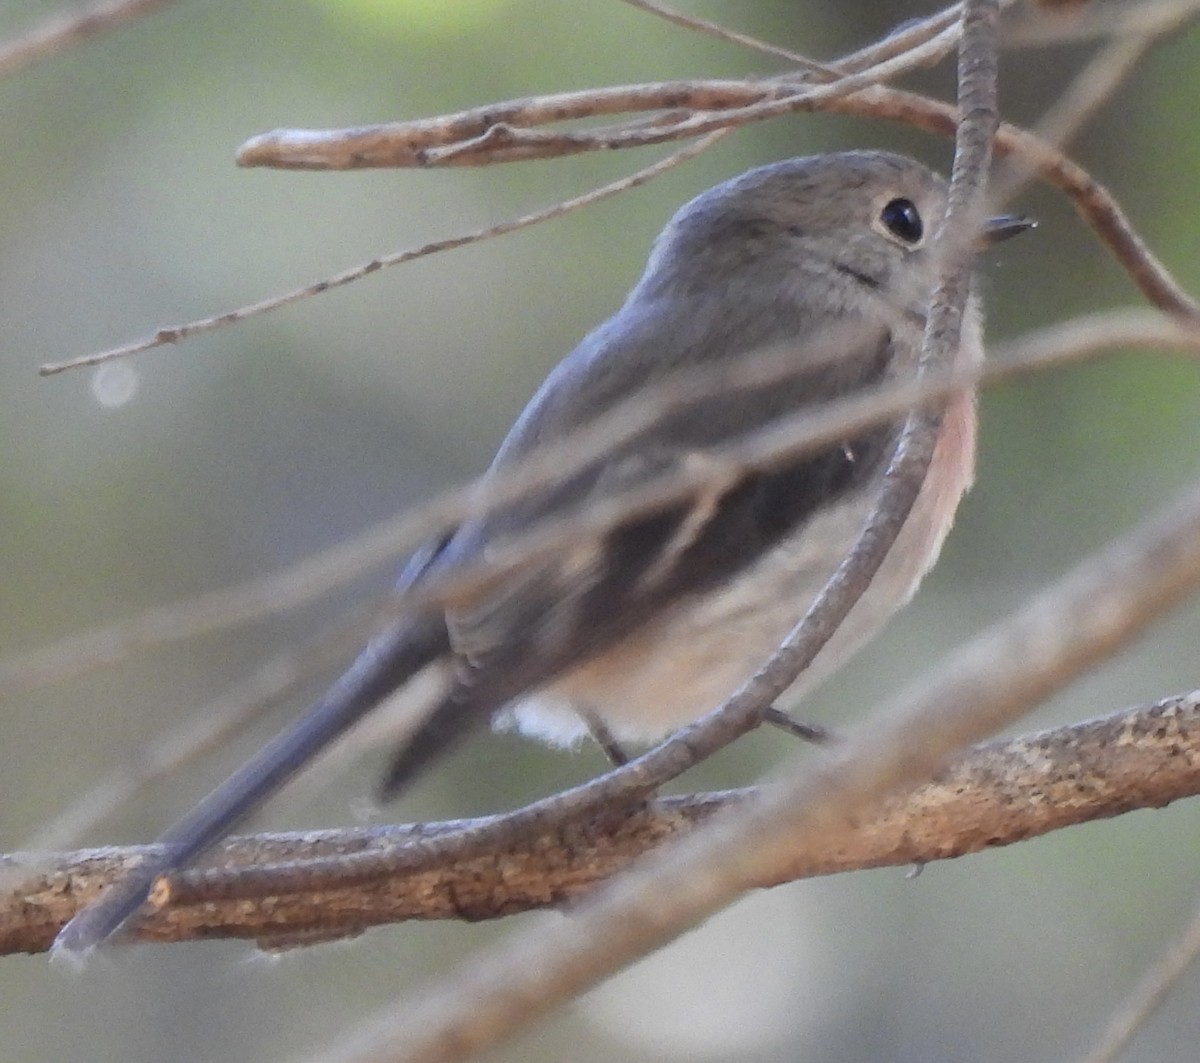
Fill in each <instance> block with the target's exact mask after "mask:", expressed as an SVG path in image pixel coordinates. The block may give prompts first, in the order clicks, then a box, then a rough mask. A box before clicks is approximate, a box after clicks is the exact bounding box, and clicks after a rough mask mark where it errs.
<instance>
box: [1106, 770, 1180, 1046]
mask: <svg viewBox="0 0 1200 1063" xmlns="http://www.w3.org/2000/svg"><path fill="white" fill-rule="evenodd" d="M1153 770H1155V771H1157V770H1158V768H1157V767H1156V768H1154V769H1153ZM1197 956H1200V909H1198V910H1197V911H1195V912H1193V913H1192V918H1191V919H1190V920H1189V922H1188V925H1187V927H1185V928H1184V931H1183V933H1182V934H1180V936H1179V938H1178V939H1177V940H1176V941H1174V942H1172V943H1171V946H1170V947H1169V948H1168V949H1167V950H1166V951H1165V952H1164V953H1163V954H1162V956H1160V957H1159V958H1158V960H1157V961H1156V962H1155V963H1154V964H1153V966H1151V968H1150V969H1149V970H1148V971H1147V972H1146V974H1145V975H1144V976H1143V978H1142V980H1141V982H1140V983H1138V986H1137V988H1135V989H1134V991H1133V992H1132V993H1131V994H1130V996H1129V999H1128V1000H1126V1001H1125V1002H1124V1003H1123V1004H1122V1005H1121V1006H1120V1007H1119V1008H1118V1009H1117V1010H1116V1011H1115V1012H1114V1013H1113V1014H1112V1016H1111V1017H1110V1018H1109V1021H1108V1025H1107V1026H1106V1027H1105V1029H1104V1032H1103V1033H1102V1034H1101V1035H1100V1038H1099V1040H1098V1041H1097V1043H1096V1047H1095V1048H1093V1049H1092V1051H1091V1052H1089V1053H1088V1055H1087V1057H1086V1058H1085V1059H1084V1060H1083V1061H1082V1063H1115V1061H1116V1060H1117V1059H1119V1058H1120V1057H1121V1054H1122V1053H1123V1052H1124V1051H1125V1049H1126V1048H1128V1047H1129V1043H1130V1042H1131V1041H1132V1040H1133V1036H1134V1034H1136V1033H1137V1032H1138V1030H1140V1029H1141V1028H1142V1027H1143V1026H1144V1025H1145V1024H1146V1023H1147V1022H1148V1021H1149V1020H1150V1018H1151V1017H1152V1016H1153V1015H1154V1013H1155V1012H1156V1011H1157V1010H1158V1009H1159V1008H1160V1007H1161V1006H1162V1004H1163V1002H1164V1001H1165V1000H1166V999H1167V994H1168V993H1170V991H1171V990H1172V989H1173V988H1174V986H1175V984H1176V983H1177V982H1178V981H1179V979H1180V978H1181V977H1182V976H1183V974H1184V973H1185V972H1186V971H1187V970H1188V968H1189V967H1191V966H1192V965H1193V964H1194V963H1195V962H1196V957H1197Z"/></svg>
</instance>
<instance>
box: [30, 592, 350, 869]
mask: <svg viewBox="0 0 1200 1063" xmlns="http://www.w3.org/2000/svg"><path fill="white" fill-rule="evenodd" d="M355 612H356V616H355V618H354V619H351V620H343V621H342V623H341V624H339V626H338V630H337V632H336V633H335V634H331V633H329V632H326V633H325V634H324V635H323V636H322V637H320V638H319V639H313V640H310V642H309V644H308V645H307V646H303V647H300V648H299V649H297V648H294V647H293V648H289V649H288V650H286V651H285V652H283V653H279V654H276V655H275V656H274V657H272V658H271V659H270V660H268V661H266V662H265V663H264V664H262V665H260V666H259V667H258V668H257V669H255V671H254V673H253V674H252V675H251V676H249V677H248V678H247V679H245V680H243V681H242V682H239V683H235V684H234V685H233V686H231V687H230V688H229V689H228V690H226V691H225V692H224V693H222V694H221V696H220V697H219V698H217V699H216V700H214V701H212V702H210V703H209V704H207V705H203V706H201V707H200V708H198V709H197V710H195V711H194V712H192V713H191V714H189V716H188V719H187V720H186V721H185V722H184V723H183V724H182V725H181V726H179V727H177V728H173V729H172V730H170V731H168V732H167V733H166V734H164V735H160V736H159V737H157V738H156V739H154V740H153V741H151V742H147V743H145V744H144V745H141V746H139V747H137V748H136V749H134V750H133V751H132V752H130V753H129V754H127V755H126V757H125V761H124V763H122V764H119V765H118V766H117V767H115V768H114V769H112V770H111V771H110V772H109V773H108V774H107V775H106V776H105V777H104V778H102V779H101V780H100V781H99V782H98V783H95V784H94V785H92V786H91V787H89V788H88V789H87V790H86V791H85V792H84V793H83V794H82V795H81V796H80V797H79V798H77V799H76V800H75V801H73V802H72V803H71V804H70V805H68V806H67V807H66V808H65V809H63V810H62V811H61V812H59V813H58V814H57V815H56V816H55V817H54V818H53V819H52V820H50V821H49V822H48V823H44V824H42V826H41V827H39V828H38V831H37V833H36V834H35V835H34V836H33V837H32V838H30V839H29V840H28V841H27V842H26V843H25V845H26V848H28V849H31V850H47V849H61V848H62V847H64V846H66V845H74V844H76V843H77V842H78V840H79V839H80V838H82V837H83V836H84V835H85V834H86V833H87V832H88V831H89V830H91V829H93V828H94V827H95V826H96V825H97V824H98V823H100V822H102V821H103V820H104V819H106V818H107V817H109V816H111V815H113V814H114V813H116V812H117V811H118V810H119V809H120V808H122V807H123V806H125V805H127V804H128V803H129V802H130V801H131V800H132V799H133V798H134V797H135V796H136V795H137V794H138V793H140V792H141V791H142V790H144V789H145V788H146V787H148V786H151V785H152V784H154V783H155V782H158V781H159V780H160V779H164V778H166V777H167V776H169V775H171V774H173V773H174V772H176V771H178V770H179V769H180V768H181V767H183V766H184V765H186V764H187V763H188V762H190V761H192V760H194V759H196V758H197V757H201V756H203V755H204V754H205V753H209V752H211V751H213V750H215V749H219V748H221V747H222V746H224V745H225V744H226V743H227V742H228V741H229V739H230V738H232V737H234V736H235V735H237V734H238V733H240V732H241V731H242V730H244V729H245V728H246V727H248V726H250V725H251V724H252V723H253V722H254V721H255V720H257V719H258V718H259V716H260V715H261V714H262V713H263V712H264V711H266V710H267V709H269V708H270V707H271V706H272V705H273V704H274V703H275V702H276V701H278V699H279V698H281V697H282V696H283V695H285V694H287V693H288V692H290V691H291V690H292V689H294V688H295V687H296V686H297V685H298V684H299V683H301V682H302V681H303V680H305V679H306V678H309V677H310V676H312V675H313V674H314V673H315V672H316V671H317V670H319V669H321V668H323V667H326V666H328V665H330V664H332V663H333V662H334V661H337V660H339V659H341V658H343V657H344V656H345V654H347V653H349V652H351V651H352V650H353V649H354V648H355V647H356V646H358V645H361V641H362V632H361V631H360V630H359V629H360V627H362V626H363V624H364V623H365V620H366V617H365V616H363V615H361V614H365V613H367V612H368V611H367V610H365V609H358V610H356V611H355ZM355 620H357V622H355Z"/></svg>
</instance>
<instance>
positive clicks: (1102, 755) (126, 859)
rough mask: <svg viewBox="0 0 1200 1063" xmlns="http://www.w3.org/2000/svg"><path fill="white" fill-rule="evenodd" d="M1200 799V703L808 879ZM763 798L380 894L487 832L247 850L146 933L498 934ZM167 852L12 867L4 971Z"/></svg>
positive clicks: (626, 821) (566, 841) (1082, 732)
mask: <svg viewBox="0 0 1200 1063" xmlns="http://www.w3.org/2000/svg"><path fill="white" fill-rule="evenodd" d="M1197 793H1200V693H1194V694H1191V695H1187V696H1184V697H1179V698H1172V699H1167V700H1164V701H1162V702H1159V703H1158V704H1156V705H1151V706H1143V707H1139V708H1136V709H1130V710H1128V711H1126V712H1122V713H1117V714H1114V715H1112V716H1108V717H1105V718H1103V719H1099V720H1093V721H1089V722H1086V723H1079V724H1074V725H1072V726H1070V727H1062V728H1058V729H1056V730H1053V731H1045V732H1039V733H1036V734H1031V735H1027V736H1022V737H1020V738H1014V739H1008V740H1004V741H997V742H990V743H987V744H986V745H982V746H979V747H977V748H975V749H972V750H970V751H968V752H967V753H965V754H963V755H961V756H959V757H957V758H955V759H954V760H953V761H952V762H951V763H949V764H948V765H947V766H946V768H945V769H944V770H943V771H941V772H940V773H939V774H938V777H937V778H936V780H934V781H933V782H930V783H927V784H926V785H924V786H921V787H919V788H918V789H916V790H915V791H913V792H912V793H910V794H907V795H904V796H898V797H895V798H892V799H889V800H888V801H886V802H885V803H884V804H883V805H882V806H881V807H880V809H879V810H878V811H877V812H876V813H875V814H874V815H872V816H871V817H869V818H867V819H865V820H864V821H863V822H861V823H858V824H856V825H855V826H854V827H853V829H852V830H850V831H848V832H847V833H846V835H845V836H843V837H842V838H841V839H839V841H838V844H837V845H836V846H833V847H831V848H829V849H828V850H824V851H818V852H813V853H810V854H808V856H807V857H806V858H805V859H804V860H802V861H800V862H798V863H797V864H796V865H794V866H793V868H792V873H793V875H794V877H795V878H807V877H811V876H815V875H831V874H838V873H841V872H844V871H851V870H857V869H862V868H869V867H893V866H905V865H911V864H925V863H930V862H932V861H934V860H947V859H952V858H955V857H959V856H965V855H967V854H969V853H974V852H979V851H981V850H984V849H990V848H996V847H998V846H1002V845H1008V844H1011V843H1013V842H1017V841H1022V840H1025V839H1027V838H1031V837H1036V836H1038V835H1041V834H1045V833H1048V832H1049V831H1052V830H1059V829H1062V828H1063V827H1067V826H1071V825H1074V824H1077V823H1084V822H1089V821H1092V820H1095V819H1101V818H1106V817H1109V816H1116V815H1121V814H1123V813H1125V812H1129V811H1133V810H1134V809H1138V808H1158V807H1162V806H1163V805H1166V804H1169V803H1170V802H1172V801H1176V800H1178V799H1180V798H1183V797H1190V796H1194V795H1195V794H1197ZM753 796H755V791H748V790H743V791H730V792H725V793H714V794H695V795H691V796H688V797H673V798H665V799H661V800H658V801H654V802H652V803H650V804H648V805H646V806H643V807H641V808H638V809H636V810H633V811H631V812H628V813H627V814H625V815H624V816H609V817H594V818H592V819H589V820H585V821H578V820H576V821H568V822H564V823H561V824H559V825H557V826H555V827H553V828H548V829H547V831H546V832H545V833H543V834H542V835H540V836H538V837H528V838H525V839H523V840H522V841H520V842H518V843H516V844H512V845H509V846H506V847H496V848H493V849H490V850H487V851H484V852H481V853H479V854H478V855H477V856H476V857H474V858H472V859H471V860H469V861H462V862H457V863H447V862H446V861H445V860H444V859H437V860H428V861H426V862H425V863H424V864H423V865H421V866H419V867H416V868H413V869H406V870H405V871H404V872H402V873H400V874H397V875H395V876H394V877H393V878H392V880H390V881H387V882H386V883H384V882H382V880H381V878H375V879H373V880H364V878H363V877H362V875H361V874H359V873H357V871H358V869H357V868H356V867H355V865H354V864H353V863H349V864H348V863H347V858H348V857H352V856H358V855H371V854H375V855H377V856H378V857H379V858H380V861H381V863H382V862H386V857H387V853H388V852H389V851H390V850H394V849H396V848H397V847H401V846H405V845H409V844H412V842H413V841H414V839H419V838H426V837H428V836H430V835H440V834H444V833H450V832H454V831H460V830H462V829H464V827H467V826H469V824H467V823H464V822H461V821H460V822H449V823H433V824H422V825H420V826H398V827H377V828H369V829H358V830H340V831H310V832H304V833H296V834H285V835H260V836H257V837H249V838H232V839H230V840H229V841H228V842H226V843H225V844H224V845H223V846H222V848H221V850H220V852H219V853H218V854H217V855H216V856H215V857H213V858H212V861H213V862H214V863H216V864H217V865H218V867H217V869H216V870H209V871H207V872H204V871H203V870H201V871H199V872H195V871H193V872H188V873H186V874H184V875H181V876H179V877H178V878H177V879H174V880H172V882H171V884H170V889H169V890H166V889H164V890H162V891H160V898H161V899H162V901H163V903H164V906H163V907H162V908H161V909H160V910H158V911H156V912H154V913H153V914H151V915H149V916H148V917H147V918H146V919H145V920H144V921H142V922H141V923H139V925H138V929H137V931H136V936H137V937H138V938H139V939H141V940H147V941H183V940H189V939H196V938H212V937H218V936H219V937H245V938H254V939H259V940H261V939H271V940H270V941H268V942H267V943H268V944H271V943H273V942H275V941H277V940H278V939H279V937H280V936H281V935H283V936H291V937H293V938H298V939H306V940H314V939H320V940H326V939H328V938H329V937H331V936H340V935H345V934H352V933H358V932H361V931H362V930H363V929H365V928H367V927H370V926H375V925H378V924H382V923H392V922H399V921H403V920H408V919H471V920H477V919H494V918H499V917H501V916H504V915H509V914H512V913H514V912H518V911H526V910H529V909H531V908H541V907H546V906H553V905H561V904H564V903H569V902H571V901H574V900H575V899H576V898H578V897H580V896H582V895H584V894H586V893H588V892H589V891H591V890H592V889H593V888H594V887H595V885H596V884H597V883H598V882H600V881H602V880H604V879H607V878H610V877H611V876H612V875H614V874H616V873H617V872H619V871H621V870H623V869H624V868H625V867H627V866H628V865H629V864H630V863H631V862H632V861H633V860H634V859H636V858H637V857H638V856H640V855H641V854H643V853H644V852H647V851H649V850H651V849H654V848H657V847H658V846H660V845H662V844H664V843H665V842H666V841H668V840H670V839H672V838H676V837H679V836H681V835H682V834H684V833H687V832H689V831H691V830H692V829H693V828H694V827H696V826H697V825H699V824H701V823H704V822H707V821H708V820H709V819H710V818H711V817H712V816H713V815H714V814H715V813H716V812H718V811H719V810H721V809H722V808H725V807H727V806H729V805H731V804H732V803H734V802H739V803H741V802H745V801H747V800H749V799H751V798H752V797H753ZM474 826H479V824H474ZM151 853H152V848H151V847H148V846H135V847H130V848H124V849H112V848H109V849H103V850H86V851H84V852H79V853H66V854H56V855H45V854H32V853H14V854H12V855H10V856H6V857H2V858H0V955H3V954H11V953H14V952H34V951H41V950H43V949H45V948H46V947H47V946H48V945H49V943H50V941H51V940H52V939H53V936H54V934H55V933H56V931H57V929H58V928H59V927H60V926H61V925H62V924H63V923H64V922H65V921H66V920H67V919H69V918H70V916H71V915H72V914H73V913H74V911H75V910H76V909H77V907H78V906H79V905H80V904H81V903H85V902H86V899H87V898H88V897H91V896H95V895H96V894H97V893H98V892H99V891H100V890H102V889H103V888H104V887H105V886H106V885H108V884H109V883H111V882H112V881H114V880H115V879H116V878H117V877H119V876H120V875H121V874H122V873H123V872H124V871H125V869H127V868H128V867H129V865H130V864H131V863H133V862H138V861H141V860H143V859H145V858H146V857H148V856H149V855H150V854H151ZM347 867H348V868H349V872H350V873H348V874H347V873H344V871H343V869H345V868H347ZM777 884H778V883H777V882H772V881H763V882H761V883H758V884H757V885H760V886H770V885H777ZM247 900H250V901H252V902H253V903H246V902H247ZM1089 1063H1093V1061H1091V1060H1089Z"/></svg>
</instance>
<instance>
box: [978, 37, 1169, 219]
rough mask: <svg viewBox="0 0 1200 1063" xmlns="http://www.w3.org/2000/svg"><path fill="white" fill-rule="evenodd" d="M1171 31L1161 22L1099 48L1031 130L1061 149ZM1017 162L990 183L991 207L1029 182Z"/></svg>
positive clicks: (1029, 176) (1027, 173) (1026, 172)
mask: <svg viewBox="0 0 1200 1063" xmlns="http://www.w3.org/2000/svg"><path fill="white" fill-rule="evenodd" d="M1171 29H1174V24H1172V23H1167V22H1164V23H1163V25H1162V27H1161V28H1160V29H1159V30H1158V31H1157V32H1156V33H1145V34H1141V35H1138V36H1127V37H1118V38H1116V39H1114V40H1112V41H1110V42H1108V43H1107V44H1106V45H1105V46H1104V47H1103V48H1101V49H1100V50H1099V51H1098V52H1097V53H1096V54H1095V55H1094V56H1093V57H1092V58H1091V60H1090V61H1089V62H1088V64H1087V66H1085V67H1084V68H1083V70H1081V71H1080V72H1079V73H1078V74H1077V75H1076V76H1075V78H1074V80H1072V82H1071V84H1070V85H1068V86H1067V88H1066V89H1065V90H1064V91H1063V92H1062V93H1061V94H1060V95H1059V96H1058V98H1057V99H1056V100H1055V101H1054V103H1053V105H1052V106H1051V107H1050V108H1049V110H1047V111H1046V113H1045V114H1044V115H1042V118H1041V121H1039V122H1038V124H1037V126H1036V127H1035V128H1034V129H1033V130H1032V132H1033V135H1034V136H1037V137H1040V138H1041V139H1042V140H1044V141H1045V142H1046V143H1047V144H1053V145H1054V146H1055V147H1058V148H1061V147H1063V146H1065V145H1066V144H1067V143H1069V142H1070V140H1071V138H1072V137H1074V136H1075V134H1076V133H1077V132H1078V131H1079V130H1080V129H1082V128H1083V126H1085V125H1086V124H1087V123H1088V122H1089V121H1090V120H1091V118H1092V117H1093V115H1095V114H1096V112H1097V111H1099V110H1100V108H1101V107H1103V106H1104V104H1105V103H1107V102H1108V100H1109V99H1111V98H1112V96H1113V94H1114V93H1116V91H1117V89H1119V88H1120V87H1121V85H1122V84H1123V83H1124V82H1125V80H1126V78H1128V77H1129V75H1130V74H1131V73H1132V72H1133V70H1134V68H1135V67H1136V66H1137V64H1138V63H1139V62H1140V61H1141V60H1142V58H1143V57H1144V56H1145V55H1146V53H1147V52H1148V51H1149V50H1150V49H1151V48H1152V47H1153V46H1154V45H1155V44H1156V43H1157V42H1158V40H1159V37H1160V36H1161V35H1164V34H1166V33H1168V32H1169V31H1170V30H1171ZM1033 176H1034V175H1033V173H1032V172H1031V171H1030V169H1029V168H1028V167H1027V166H1024V165H1022V164H1021V162H1020V160H1016V159H1014V160H1010V161H1009V162H1008V164H1007V166H1006V167H1005V169H1004V170H1002V171H1001V172H1000V173H998V174H997V175H996V178H995V180H993V182H992V197H993V202H995V203H1005V202H1007V201H1008V200H1010V199H1012V198H1014V197H1015V196H1017V195H1018V194H1019V193H1020V192H1021V191H1022V190H1023V189H1024V188H1025V186H1026V184H1028V183H1029V181H1031V180H1032V179H1033Z"/></svg>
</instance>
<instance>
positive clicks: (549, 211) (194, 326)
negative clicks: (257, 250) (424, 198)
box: [38, 130, 728, 376]
mask: <svg viewBox="0 0 1200 1063" xmlns="http://www.w3.org/2000/svg"><path fill="white" fill-rule="evenodd" d="M726 132H728V131H727V130H717V131H714V133H713V134H711V135H708V136H704V137H702V138H701V139H699V140H697V141H696V143H695V144H691V145H689V146H688V147H686V148H683V149H682V150H680V151H677V152H674V153H673V154H671V155H668V156H667V157H666V158H665V159H660V160H659V161H658V162H656V163H652V164H651V165H650V166H646V167H644V168H643V169H641V170H638V171H636V172H635V173H632V174H629V175H628V176H627V177H622V178H620V179H619V180H616V181H611V182H609V183H608V184H606V185H601V186H600V187H599V188H594V189H592V190H591V191H590V192H585V193H583V194H582V195H579V196H575V197H573V198H572V199H566V200H563V201H562V202H561V203H555V204H553V205H552V206H549V207H544V208H543V209H542V210H535V211H533V213H531V214H524V215H522V216H521V217H519V218H513V219H511V220H509V221H504V222H500V223H499V224H497V225H490V226H488V227H487V228H485V229H477V230H475V231H474V232H469V233H462V234H461V235H459V236H451V237H448V238H446V239H445V240H434V241H432V242H431V243H428V244H424V245H423V246H421V247H417V248H411V249H409V250H407V251H397V252H395V253H393V254H390V255H383V256H381V257H379V258H374V259H372V260H371V261H370V262H366V263H364V264H363V265H361V266H354V267H353V268H351V269H348V270H344V271H343V272H341V273H337V274H335V275H334V276H332V277H327V278H326V279H325V280H322V281H317V282H316V283H315V284H309V285H306V286H305V287H303V288H296V289H294V290H293V291H290V292H287V293H286V294H284V295H278V296H275V297H274V298H271V299H264V300H263V301H262V302H259V303H253V304H251V305H250V306H243V307H241V308H240V309H238V310H232V311H230V312H229V313H225V314H219V315H217V316H216V317H209V318H203V319H202V320H200V321H192V322H189V323H188V324H186V325H176V326H173V327H171V328H162V329H159V330H158V331H157V332H155V334H154V336H153V337H151V338H150V339H148V340H142V341H140V342H138V343H131V344H127V345H125V346H123V347H114V348H112V349H110V350H107V351H100V352H98V353H96V354H88V355H84V356H83V357H81V358H71V359H69V360H67V361H65V362H48V363H46V364H45V365H43V366H41V367H40V368H39V369H38V374H39V375H40V376H53V375H55V374H56V373H62V372H65V371H66V370H68V369H79V368H82V367H84V366H90V365H100V364H102V363H104V362H110V361H112V360H114V359H116V358H125V357H128V356H129V355H131V354H139V353H140V352H142V351H148V350H151V349H153V348H155V347H162V346H164V345H166V344H172V343H179V342H180V341H181V340H185V339H188V338H190V337H192V336H198V335H200V334H202V333H205V332H211V331H213V330H214V329H217V328H221V327H223V326H225V325H232V324H235V323H237V322H241V321H246V320H248V319H249V318H252V317H258V316H259V315H260V314H266V313H269V312H270V311H272V310H278V309H280V308H281V307H284V306H287V305H289V304H290V303H295V302H299V301H300V300H301V299H308V298H310V297H311V296H314V295H319V294H321V293H322V292H327V291H330V290H332V289H334V288H340V287H342V286H343V285H346V284H350V283H351V282H352V281H356V280H360V279H361V278H363V277H365V276H367V275H368V274H371V273H375V272H376V271H377V270H381V269H387V268H388V267H390V266H398V265H400V264H402V263H404V262H412V261H413V260H414V259H417V258H425V257H426V256H428V255H432V254H436V253H437V252H439V251H449V250H452V249H453V248H456V247H465V246H466V245H467V244H474V243H478V242H479V241H481V240H489V239H491V238H492V237H495V236H505V235H507V234H508V233H513V232H516V231H517V230H519V229H527V228H528V227H529V226H531V225H537V224H539V223H540V222H544V221H549V220H550V219H551V218H558V217H561V216H562V215H563V214H567V213H568V212H570V211H573V210H578V209H579V208H580V207H585V206H589V205H591V204H592V203H599V202H600V201H601V200H603V199H608V198H609V197H610V196H615V195H616V194H617V193H618V192H624V191H626V190H628V189H630V188H637V187H639V186H640V185H644V184H645V183H646V182H647V181H651V180H653V179H654V178H655V177H658V176H659V175H660V174H663V173H666V172H667V170H671V169H674V168H675V167H676V166H678V165H679V164H680V163H682V162H686V161H687V160H688V159H691V158H694V157H695V156H697V155H699V154H700V153H701V152H702V151H707V150H708V149H709V148H710V147H712V146H713V144H715V143H716V142H717V141H718V140H719V139H720V138H721V137H722V136H724V135H725V133H726Z"/></svg>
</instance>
